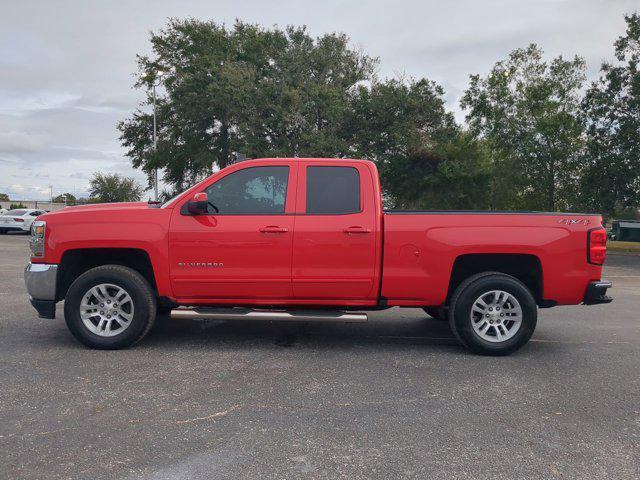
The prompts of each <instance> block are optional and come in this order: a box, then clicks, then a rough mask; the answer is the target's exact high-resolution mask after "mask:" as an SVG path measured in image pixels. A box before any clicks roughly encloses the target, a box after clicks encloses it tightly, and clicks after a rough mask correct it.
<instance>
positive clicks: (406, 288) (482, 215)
mask: <svg viewBox="0 0 640 480" xmlns="http://www.w3.org/2000/svg"><path fill="white" fill-rule="evenodd" d="M601 221H602V219H601V217H600V216H599V215H592V214H575V213H557V212H498V211H486V212H485V211H431V210H426V211H410V210H388V211H385V213H384V218H383V222H384V253H383V268H382V271H383V279H382V289H381V295H382V297H383V298H385V299H386V301H388V302H389V304H393V305H406V306H409V305H420V304H421V305H441V304H443V303H445V300H446V297H447V293H448V291H450V289H449V286H450V282H451V280H452V272H454V273H453V275H454V274H455V270H456V268H455V267H456V264H457V263H460V262H465V261H469V259H472V258H473V259H478V261H482V259H483V258H488V256H493V257H492V260H496V259H497V258H498V256H501V257H500V258H502V259H504V260H505V261H511V262H514V264H517V263H521V262H525V263H526V264H527V265H531V268H540V270H541V272H542V285H541V286H540V298H539V301H540V304H558V305H562V304H576V303H580V302H581V300H582V298H583V296H584V294H585V290H586V288H587V285H588V283H589V282H590V281H592V280H599V279H600V273H601V268H600V267H599V266H595V265H590V264H588V263H587V261H586V256H587V232H588V231H589V230H590V229H591V228H596V227H600V225H601ZM472 256H473V257H472ZM535 265H539V267H535ZM514 267H515V265H514Z"/></svg>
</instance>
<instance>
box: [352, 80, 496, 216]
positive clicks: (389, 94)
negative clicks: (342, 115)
mask: <svg viewBox="0 0 640 480" xmlns="http://www.w3.org/2000/svg"><path fill="white" fill-rule="evenodd" d="M443 96H444V91H443V90H442V88H441V87H440V86H439V85H437V84H436V83H434V82H432V81H429V80H427V79H420V80H413V79H411V80H404V79H392V80H387V81H384V82H378V81H377V82H374V83H373V84H372V85H371V86H361V87H360V88H359V89H358V92H357V95H356V96H355V98H354V109H353V119H352V121H350V122H349V125H350V126H351V129H352V130H351V134H352V135H353V143H354V148H355V151H356V152H357V154H358V156H361V157H363V158H368V159H371V160H374V161H375V162H376V163H377V164H378V168H379V169H380V173H381V175H382V176H383V178H384V182H383V188H384V194H385V200H386V202H385V203H387V204H388V206H392V207H395V208H422V209H437V208H467V209H482V208H486V207H487V206H488V195H487V194H486V192H487V189H486V188H483V187H482V185H486V184H487V183H488V172H487V171H486V166H485V164H486V161H485V158H484V156H483V151H482V150H481V149H480V148H479V142H478V141H476V140H475V139H473V138H471V137H470V136H469V135H466V134H464V133H463V132H462V131H461V130H460V128H459V127H458V126H457V125H456V123H455V120H454V118H453V115H452V114H451V113H449V112H447V111H446V110H445V102H444V99H443Z"/></svg>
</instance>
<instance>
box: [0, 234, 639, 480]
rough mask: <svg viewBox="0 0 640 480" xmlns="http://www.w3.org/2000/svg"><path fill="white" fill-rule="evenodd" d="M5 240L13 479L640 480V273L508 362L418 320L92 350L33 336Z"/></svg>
mask: <svg viewBox="0 0 640 480" xmlns="http://www.w3.org/2000/svg"><path fill="white" fill-rule="evenodd" d="M27 261H28V260H27V237H25V236H20V235H7V236H2V237H0V272H1V273H2V275H1V279H0V307H1V308H0V451H1V452H2V462H1V463H0V478H25V479H26V478H49V479H51V478H91V479H99V478H149V479H173V478H180V479H182V478H184V479H198V478H229V479H236V478H237V479H249V478H250V479H253V478H256V479H257V478H295V479H298V478H313V479H316V478H326V479H333V478H348V479H359V478H362V479H370V478H380V479H395V478H420V479H424V478H487V479H488V478H492V479H495V478H504V479H514V478H529V479H532V478H533V479H535V478H540V479H543V478H544V479H549V478H558V479H560V478H561V479H570V478H576V479H584V478H616V479H626V478H629V479H632V478H633V479H637V478H639V477H640V317H639V314H638V312H639V310H640V257H637V256H622V255H618V256H613V255H611V256H610V257H609V260H608V266H607V268H606V274H605V277H606V278H608V279H611V280H612V281H613V282H614V289H613V290H612V291H611V295H613V296H614V297H615V301H614V303H612V304H610V305H598V306H592V307H584V306H575V307H558V308H554V309H549V310H542V311H540V319H539V323H538V329H537V331H536V333H535V335H534V337H533V339H532V341H531V342H530V343H529V344H528V345H527V346H525V347H524V348H523V349H522V350H520V351H519V352H517V353H516V354H514V355H512V356H510V357H505V358H492V357H479V356H474V355H471V354H469V353H467V351H465V350H464V349H463V348H462V347H461V346H460V345H459V344H458V343H457V341H456V340H455V339H454V338H453V336H452V334H451V332H450V331H449V328H448V326H447V325H446V324H445V323H441V322H438V321H435V320H432V319H430V318H429V317H428V316H427V315H425V314H424V313H422V311H421V310H414V309H404V310H399V309H392V310H388V311H384V312H378V313H374V314H372V315H371V321H370V322H369V323H368V324H358V325H356V324H353V325H333V324H323V325H313V326H305V325H278V324H268V323H255V324H254V323H250V324H247V323H242V324H233V323H227V322H219V321H208V322H207V321H184V320H181V321H175V320H174V321H171V320H169V319H166V318H165V319H162V321H160V322H159V324H158V325H156V327H155V328H154V330H153V331H152V332H151V334H150V335H149V336H148V337H147V338H146V339H145V340H144V341H143V342H142V343H141V344H139V345H138V346H136V347H135V348H132V349H129V350H125V351H94V350H89V349H86V348H84V347H82V346H81V345H80V344H78V343H77V342H75V341H74V339H73V338H72V337H71V335H70V334H69V333H68V332H67V329H66V326H65V324H64V320H63V316H62V308H61V305H58V318H57V319H56V320H40V319H38V318H37V316H36V313H35V310H33V308H32V307H31V305H30V304H29V302H28V296H27V293H26V291H25V288H24V284H23V280H22V269H23V266H24V264H25V263H26V262H27Z"/></svg>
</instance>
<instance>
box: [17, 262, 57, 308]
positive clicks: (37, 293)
mask: <svg viewBox="0 0 640 480" xmlns="http://www.w3.org/2000/svg"><path fill="white" fill-rule="evenodd" d="M57 280H58V265H53V264H48V263H29V264H28V265H27V266H26V267H25V269H24V283H25V285H26V286H27V291H28V292H29V295H30V296H31V304H32V305H33V306H34V308H35V309H36V310H37V311H38V316H39V317H40V318H55V316H56V310H55V305H56V282H57Z"/></svg>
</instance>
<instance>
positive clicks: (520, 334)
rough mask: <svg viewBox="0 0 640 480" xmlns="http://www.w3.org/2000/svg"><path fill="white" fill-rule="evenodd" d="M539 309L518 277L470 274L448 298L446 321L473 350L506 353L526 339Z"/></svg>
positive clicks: (491, 273)
mask: <svg viewBox="0 0 640 480" xmlns="http://www.w3.org/2000/svg"><path fill="white" fill-rule="evenodd" d="M537 318H538V312H537V307H536V302H535V300H534V298H533V295H532V294H531V292H530V291H529V289H528V288H527V287H526V286H525V285H524V284H523V283H522V282H520V281H519V280H518V279H516V278H514V277H512V276H510V275H505V274H502V273H496V272H486V273H480V274H477V275H474V276H472V277H469V278H468V279H466V280H465V281H464V282H462V283H461V284H460V286H459V287H458V288H457V289H456V291H455V293H454V294H453V297H452V298H451V308H450V310H449V324H450V325H451V329H452V330H453V332H454V334H455V335H456V337H457V338H458V339H459V340H460V342H462V344H463V345H464V346H466V347H467V348H468V349H469V350H471V351H472V352H474V353H478V354H481V355H508V354H510V353H512V352H515V351H516V350H518V349H519V348H520V347H522V346H523V345H524V344H525V343H527V342H528V341H529V339H530V338H531V335H533V332H534V330H535V328H536V323H537Z"/></svg>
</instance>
